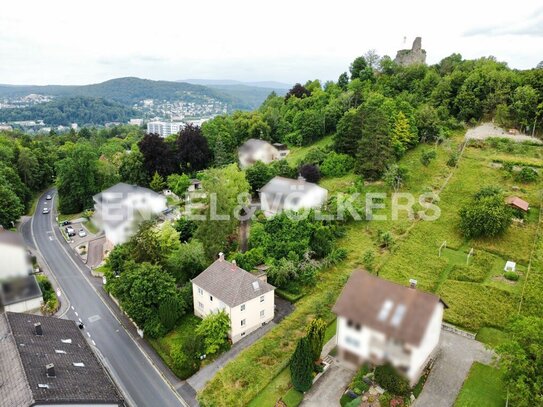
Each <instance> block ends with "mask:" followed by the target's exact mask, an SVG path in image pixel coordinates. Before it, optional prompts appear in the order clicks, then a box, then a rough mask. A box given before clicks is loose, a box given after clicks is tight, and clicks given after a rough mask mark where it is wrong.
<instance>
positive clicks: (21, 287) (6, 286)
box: [0, 275, 42, 306]
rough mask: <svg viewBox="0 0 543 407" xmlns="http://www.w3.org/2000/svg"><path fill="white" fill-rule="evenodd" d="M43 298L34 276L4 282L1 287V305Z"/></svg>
mask: <svg viewBox="0 0 543 407" xmlns="http://www.w3.org/2000/svg"><path fill="white" fill-rule="evenodd" d="M41 296H42V293H41V290H40V286H39V284H38V282H37V281H36V277H35V276H33V275H30V276H27V277H19V278H15V279H12V280H9V281H4V282H2V284H1V285H0V303H1V304H2V305H4V306H6V305H10V304H16V303H18V302H21V301H27V300H31V299H33V298H38V297H41Z"/></svg>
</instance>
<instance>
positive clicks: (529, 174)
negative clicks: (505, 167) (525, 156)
mask: <svg viewBox="0 0 543 407" xmlns="http://www.w3.org/2000/svg"><path fill="white" fill-rule="evenodd" d="M515 178H516V179H517V180H518V181H520V182H524V183H528V182H535V181H537V179H538V178H539V174H538V173H537V171H536V170H534V169H533V168H531V167H522V169H521V170H520V171H519V172H518V173H517V175H516V176H515Z"/></svg>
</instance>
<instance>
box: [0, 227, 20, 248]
mask: <svg viewBox="0 0 543 407" xmlns="http://www.w3.org/2000/svg"><path fill="white" fill-rule="evenodd" d="M0 244H6V245H12V246H19V247H25V242H24V240H23V235H21V234H20V233H17V232H12V231H11V230H6V229H4V228H2V227H0Z"/></svg>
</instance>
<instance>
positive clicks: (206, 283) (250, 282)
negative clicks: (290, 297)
mask: <svg viewBox="0 0 543 407" xmlns="http://www.w3.org/2000/svg"><path fill="white" fill-rule="evenodd" d="M192 282H193V283H194V284H195V285H197V286H198V287H200V288H202V289H204V290H205V291H207V292H208V293H210V294H211V295H213V296H214V297H216V298H217V299H219V300H220V301H222V302H223V303H225V304H226V305H228V306H229V307H236V306H238V305H240V304H243V303H245V302H247V301H250V300H252V299H253V298H256V297H259V296H261V295H263V294H266V293H267V292H269V291H273V290H275V287H274V286H272V285H271V284H268V283H267V282H265V281H262V280H260V279H259V278H258V277H256V276H255V275H254V274H251V273H249V272H248V271H245V270H243V269H242V268H240V267H238V266H237V265H236V264H235V263H230V262H229V261H226V260H224V259H222V258H219V259H217V260H215V262H213V263H212V264H211V265H210V266H209V267H208V268H206V269H205V270H204V271H203V272H202V273H200V274H199V275H198V276H197V277H195V278H194V279H192Z"/></svg>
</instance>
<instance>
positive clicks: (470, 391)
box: [454, 362, 505, 407]
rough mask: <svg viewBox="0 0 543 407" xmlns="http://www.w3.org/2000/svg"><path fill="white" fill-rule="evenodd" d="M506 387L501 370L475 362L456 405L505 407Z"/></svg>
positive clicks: (459, 406)
mask: <svg viewBox="0 0 543 407" xmlns="http://www.w3.org/2000/svg"><path fill="white" fill-rule="evenodd" d="M504 405H505V389H504V385H503V382H502V380H501V376H500V372H499V370H498V369H496V368H495V367H492V366H488V365H483V364H482V363H479V362H475V363H474V364H473V365H472V366H471V369H470V371H469V374H468V378H467V379H466V381H465V382H464V384H463V386H462V389H461V390H460V394H459V395H458V398H457V399H456V402H455V403H454V407H503V406H504Z"/></svg>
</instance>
